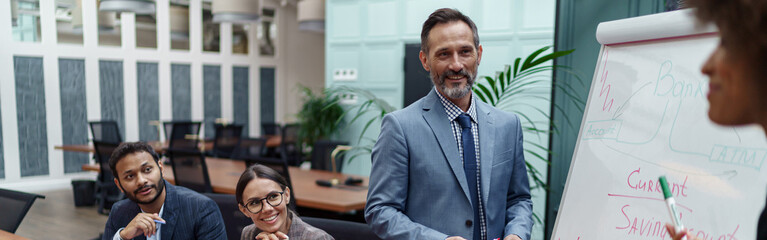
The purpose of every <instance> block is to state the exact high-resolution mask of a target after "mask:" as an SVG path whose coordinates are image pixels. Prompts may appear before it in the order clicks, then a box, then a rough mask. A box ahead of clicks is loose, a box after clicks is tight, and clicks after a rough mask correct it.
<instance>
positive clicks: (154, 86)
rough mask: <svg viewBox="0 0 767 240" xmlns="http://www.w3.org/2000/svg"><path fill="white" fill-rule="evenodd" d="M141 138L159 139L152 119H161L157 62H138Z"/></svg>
mask: <svg viewBox="0 0 767 240" xmlns="http://www.w3.org/2000/svg"><path fill="white" fill-rule="evenodd" d="M136 78H137V79H136V80H137V81H136V85H137V89H138V126H139V140H141V141H157V140H159V132H158V131H157V126H156V125H151V124H150V121H157V120H160V90H159V67H158V64H157V63H151V62H138V63H136Z"/></svg>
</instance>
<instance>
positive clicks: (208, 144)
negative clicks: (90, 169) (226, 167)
mask: <svg viewBox="0 0 767 240" xmlns="http://www.w3.org/2000/svg"><path fill="white" fill-rule="evenodd" d="M265 138H266V144H265V145H266V147H270V148H271V147H279V146H280V143H281V142H282V137H280V136H279V135H270V136H265ZM147 143H148V144H149V145H151V146H152V148H154V150H155V151H156V152H157V153H160V154H162V153H163V152H165V149H167V148H168V142H167V141H166V142H160V141H148V142H147ZM199 148H200V149H203V150H205V149H213V141H201V142H200V143H199ZM53 149H56V150H62V151H69V152H80V153H95V152H96V150H95V149H94V148H93V144H71V145H56V146H53Z"/></svg>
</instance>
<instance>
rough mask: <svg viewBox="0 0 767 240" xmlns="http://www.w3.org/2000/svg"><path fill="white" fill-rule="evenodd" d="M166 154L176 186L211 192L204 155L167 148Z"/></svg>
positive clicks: (193, 151) (197, 152) (192, 151)
mask: <svg viewBox="0 0 767 240" xmlns="http://www.w3.org/2000/svg"><path fill="white" fill-rule="evenodd" d="M174 128H176V127H175V126H174ZM174 131H175V130H174ZM166 155H167V156H168V158H169V159H170V165H171V166H172V167H173V177H174V179H175V180H176V186H183V187H186V188H189V189H192V190H194V191H196V192H199V193H210V192H213V187H212V186H211V185H210V177H209V176H208V165H207V164H206V163H205V155H203V154H202V153H201V152H199V151H196V150H187V149H168V151H167V152H166Z"/></svg>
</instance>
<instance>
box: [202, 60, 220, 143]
mask: <svg viewBox="0 0 767 240" xmlns="http://www.w3.org/2000/svg"><path fill="white" fill-rule="evenodd" d="M202 82H203V83H202V85H203V88H202V92H203V104H204V107H203V110H204V111H205V113H204V115H205V125H204V126H205V137H207V138H210V137H213V136H215V135H216V134H215V131H216V129H215V125H214V123H215V122H216V118H221V66H213V65H204V66H202Z"/></svg>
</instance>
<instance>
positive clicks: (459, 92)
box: [430, 69, 477, 99]
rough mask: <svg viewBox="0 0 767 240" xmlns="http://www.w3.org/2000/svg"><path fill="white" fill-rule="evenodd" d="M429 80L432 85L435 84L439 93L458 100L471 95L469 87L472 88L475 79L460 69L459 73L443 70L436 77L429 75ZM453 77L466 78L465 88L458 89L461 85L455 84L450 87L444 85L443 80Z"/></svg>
mask: <svg viewBox="0 0 767 240" xmlns="http://www.w3.org/2000/svg"><path fill="white" fill-rule="evenodd" d="M430 75H431V79H432V83H434V84H437V88H438V89H439V90H441V92H442V93H443V94H445V95H447V97H448V98H451V99H459V98H462V97H464V96H466V95H467V94H469V93H471V87H472V86H474V80H475V78H476V77H477V75H476V74H473V73H471V72H469V71H466V69H461V71H458V72H456V71H453V70H450V69H448V70H445V72H443V73H442V74H441V75H439V76H437V75H436V74H435V73H433V72H432V73H431V74H430ZM453 75H464V76H466V86H464V87H463V88H461V87H460V84H461V83H455V84H454V85H453V86H452V87H448V86H447V84H446V83H445V79H446V78H447V76H453Z"/></svg>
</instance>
